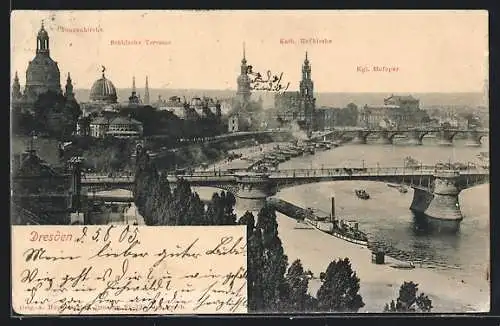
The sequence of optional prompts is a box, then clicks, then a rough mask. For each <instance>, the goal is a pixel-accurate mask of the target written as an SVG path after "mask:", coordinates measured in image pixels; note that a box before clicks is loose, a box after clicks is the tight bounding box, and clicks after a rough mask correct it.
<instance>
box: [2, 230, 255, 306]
mask: <svg viewBox="0 0 500 326" xmlns="http://www.w3.org/2000/svg"><path fill="white" fill-rule="evenodd" d="M58 232H59V233H58ZM35 234H36V237H35ZM56 234H59V235H60V237H59V238H61V237H62V235H67V238H68V239H71V241H65V242H61V241H59V242H55V241H46V240H43V239H42V240H39V238H40V237H41V236H43V235H56ZM13 237H14V238H16V239H20V240H18V241H17V242H16V246H14V248H13V257H14V260H13V290H12V291H13V306H14V308H15V310H16V312H18V313H21V314H62V315H77V314H90V315H94V314H169V313H175V314H179V313H241V312H246V305H247V298H246V295H247V293H246V288H247V285H246V284H247V283H246V277H247V270H246V250H247V246H246V228H245V226H241V227H240V226H237V227H234V226H231V227H223V226H221V227H209V226H199V227H198V226H196V227H194V226H193V227H135V226H134V227H131V226H114V225H112V226H104V227H103V226H83V227H82V226H72V227H66V228H64V227H58V228H56V227H54V228H44V229H43V230H42V229H37V226H14V227H13ZM33 238H36V243H37V245H38V244H40V246H39V247H33V246H30V244H33V240H32V239H33ZM21 239H23V240H22V241H21ZM16 257H20V258H21V259H19V258H16Z"/></svg>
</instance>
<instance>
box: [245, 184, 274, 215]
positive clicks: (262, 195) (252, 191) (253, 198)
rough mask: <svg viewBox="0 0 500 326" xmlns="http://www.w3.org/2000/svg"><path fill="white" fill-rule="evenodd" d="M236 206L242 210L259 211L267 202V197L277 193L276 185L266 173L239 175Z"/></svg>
mask: <svg viewBox="0 0 500 326" xmlns="http://www.w3.org/2000/svg"><path fill="white" fill-rule="evenodd" d="M237 184H238V187H237V191H236V194H235V197H236V208H237V209H238V210H241V211H250V212H252V213H254V215H255V214H256V213H258V212H259V211H260V210H261V208H262V207H264V205H265V204H266V201H267V198H268V197H270V196H273V195H275V194H276V192H277V189H276V186H275V185H274V184H273V183H272V182H271V181H270V180H269V177H268V176H266V175H249V176H238V180H237Z"/></svg>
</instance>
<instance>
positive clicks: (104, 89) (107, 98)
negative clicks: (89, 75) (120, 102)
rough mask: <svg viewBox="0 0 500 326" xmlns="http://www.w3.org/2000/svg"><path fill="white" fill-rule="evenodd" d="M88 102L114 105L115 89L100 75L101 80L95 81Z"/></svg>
mask: <svg viewBox="0 0 500 326" xmlns="http://www.w3.org/2000/svg"><path fill="white" fill-rule="evenodd" d="M90 100H91V101H93V102H105V103H116V102H117V96H116V88H115V86H114V85H113V83H112V82H111V80H109V79H107V78H106V76H104V73H103V74H102V78H100V79H98V80H96V81H95V82H94V84H93V85H92V88H91V89H90Z"/></svg>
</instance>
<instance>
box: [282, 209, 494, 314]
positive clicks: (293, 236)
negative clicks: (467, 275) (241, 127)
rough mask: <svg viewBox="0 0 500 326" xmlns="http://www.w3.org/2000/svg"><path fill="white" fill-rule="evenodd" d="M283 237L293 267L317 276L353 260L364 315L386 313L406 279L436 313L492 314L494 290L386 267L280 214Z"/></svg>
mask: <svg viewBox="0 0 500 326" xmlns="http://www.w3.org/2000/svg"><path fill="white" fill-rule="evenodd" d="M277 216H278V218H277V220H278V232H279V237H280V239H281V241H282V243H283V249H284V251H285V253H286V255H287V256H288V261H289V263H291V262H293V261H294V260H295V259H300V260H301V261H302V264H303V265H304V268H305V269H310V270H311V271H312V272H313V273H314V276H315V277H316V278H317V277H319V274H320V273H321V272H324V271H325V270H326V268H327V267H328V264H329V263H330V262H331V261H333V260H336V259H338V258H344V257H349V259H350V261H351V264H352V268H353V270H354V271H355V272H356V274H357V275H358V277H359V278H360V294H361V296H362V297H363V301H364V302H365V307H363V308H362V309H361V310H360V312H382V311H383V309H384V305H385V304H386V303H388V302H390V301H391V300H392V299H396V298H397V296H398V292H399V287H400V286H401V284H402V283H403V282H404V281H413V282H415V283H417V284H419V290H420V291H421V292H423V293H425V294H427V295H428V296H429V298H430V299H431V300H432V303H433V306H434V308H433V310H432V311H433V312H479V311H480V312H484V311H488V310H489V301H490V299H489V288H488V282H487V281H486V280H485V282H484V285H483V286H481V287H478V286H477V284H469V283H462V282H461V280H457V279H453V278H451V277H447V276H445V275H443V274H441V273H439V272H437V271H434V270H428V269H424V268H418V266H417V267H416V268H415V269H408V270H407V269H395V268H392V267H390V266H389V265H390V264H395V263H400V262H399V261H397V260H396V259H393V258H391V257H386V264H385V265H376V264H373V263H372V262H371V251H370V250H369V249H367V248H365V247H362V246H359V245H355V244H352V243H349V242H346V241H343V240H340V239H338V238H335V237H333V236H331V235H328V234H326V233H323V232H321V231H319V230H317V229H296V226H297V222H296V221H295V220H294V219H292V218H289V217H287V216H285V215H283V214H280V213H277ZM320 285H321V284H320V281H319V279H313V280H311V281H310V283H309V291H310V293H311V294H312V295H315V294H316V292H317V290H318V289H319V287H320Z"/></svg>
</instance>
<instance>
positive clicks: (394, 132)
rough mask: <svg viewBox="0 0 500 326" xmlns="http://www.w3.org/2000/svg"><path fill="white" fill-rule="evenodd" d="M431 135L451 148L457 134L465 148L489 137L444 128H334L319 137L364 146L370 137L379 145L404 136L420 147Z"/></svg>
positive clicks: (477, 131)
mask: <svg viewBox="0 0 500 326" xmlns="http://www.w3.org/2000/svg"><path fill="white" fill-rule="evenodd" d="M428 134H433V135H435V136H436V137H437V139H438V142H439V145H443V146H451V145H453V139H454V137H455V136H456V135H458V134H465V135H466V136H467V143H466V145H467V146H475V147H479V146H481V139H482V138H483V137H487V136H488V135H489V130H488V129H446V128H408V129H369V128H362V127H345V128H335V130H332V131H331V132H329V133H323V134H322V135H321V137H334V138H337V139H338V138H342V137H343V136H346V135H350V136H353V137H354V138H353V141H352V142H353V143H356V144H366V141H367V138H368V136H370V135H376V136H377V137H378V141H377V143H379V144H392V143H393V140H394V137H396V136H405V137H406V138H407V139H408V144H409V145H422V140H423V138H424V136H425V135H428Z"/></svg>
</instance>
